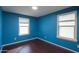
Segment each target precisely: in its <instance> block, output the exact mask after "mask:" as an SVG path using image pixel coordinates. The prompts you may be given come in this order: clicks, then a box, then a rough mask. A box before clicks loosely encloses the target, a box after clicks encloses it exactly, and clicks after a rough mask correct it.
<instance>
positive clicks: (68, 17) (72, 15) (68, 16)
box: [59, 13, 76, 21]
mask: <svg viewBox="0 0 79 59" xmlns="http://www.w3.org/2000/svg"><path fill="white" fill-rule="evenodd" d="M75 16H76V15H75V13H68V14H62V15H60V16H59V21H65V20H66V21H67V20H75Z"/></svg>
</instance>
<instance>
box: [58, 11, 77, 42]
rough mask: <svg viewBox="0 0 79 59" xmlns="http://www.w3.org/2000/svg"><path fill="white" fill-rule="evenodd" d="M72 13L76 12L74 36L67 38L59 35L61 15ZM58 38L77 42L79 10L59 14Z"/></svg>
mask: <svg viewBox="0 0 79 59" xmlns="http://www.w3.org/2000/svg"><path fill="white" fill-rule="evenodd" d="M70 13H74V14H75V21H74V22H75V26H74V38H67V37H62V36H60V35H59V27H61V26H59V22H60V21H59V17H60V16H62V15H67V14H70ZM57 38H59V39H64V40H68V41H72V42H77V11H72V12H68V13H63V14H59V15H57Z"/></svg>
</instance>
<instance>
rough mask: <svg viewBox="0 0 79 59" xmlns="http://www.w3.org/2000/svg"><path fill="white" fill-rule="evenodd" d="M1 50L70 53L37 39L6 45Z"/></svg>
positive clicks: (6, 51) (7, 51)
mask: <svg viewBox="0 0 79 59" xmlns="http://www.w3.org/2000/svg"><path fill="white" fill-rule="evenodd" d="M3 50H4V51H3V53H72V52H71V51H69V50H66V49H63V48H61V47H58V46H56V45H52V44H49V43H47V42H44V41H42V40H39V39H35V40H30V41H28V42H22V43H18V44H14V45H10V46H6V47H4V48H3Z"/></svg>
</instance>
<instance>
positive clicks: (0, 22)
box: [0, 8, 2, 49]
mask: <svg viewBox="0 0 79 59" xmlns="http://www.w3.org/2000/svg"><path fill="white" fill-rule="evenodd" d="M1 40H2V10H1V8H0V49H1V43H2V42H1Z"/></svg>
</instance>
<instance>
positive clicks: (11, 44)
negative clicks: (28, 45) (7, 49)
mask: <svg viewBox="0 0 79 59" xmlns="http://www.w3.org/2000/svg"><path fill="white" fill-rule="evenodd" d="M36 38H37V37H35V38H30V39H27V40H22V41H18V42H13V43H9V44H5V45H2V47H4V46H8V45H12V44H16V43H21V42H24V41H30V40H34V39H36Z"/></svg>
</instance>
